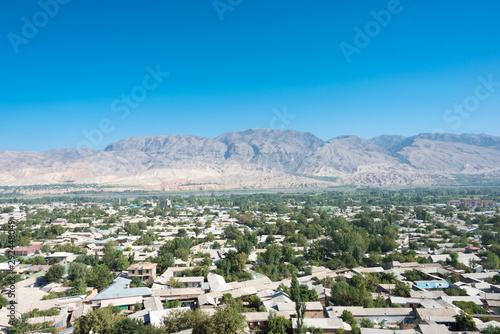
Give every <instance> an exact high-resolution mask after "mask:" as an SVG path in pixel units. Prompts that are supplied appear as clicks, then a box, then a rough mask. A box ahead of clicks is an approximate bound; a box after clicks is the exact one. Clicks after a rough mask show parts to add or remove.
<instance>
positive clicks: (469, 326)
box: [455, 311, 476, 331]
mask: <svg viewBox="0 0 500 334" xmlns="http://www.w3.org/2000/svg"><path fill="white" fill-rule="evenodd" d="M455 319H456V321H457V329H458V330H460V331H472V330H474V329H475V328H476V323H475V322H474V319H473V318H472V316H471V315H470V314H467V313H465V312H464V311H460V314H457V315H456V316H455Z"/></svg>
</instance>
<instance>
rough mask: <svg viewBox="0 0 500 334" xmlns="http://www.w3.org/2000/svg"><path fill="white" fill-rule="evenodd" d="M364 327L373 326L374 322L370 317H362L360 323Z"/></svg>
mask: <svg viewBox="0 0 500 334" xmlns="http://www.w3.org/2000/svg"><path fill="white" fill-rule="evenodd" d="M359 325H360V326H361V327H362V328H373V322H371V320H370V319H368V318H363V319H361V322H360V324H359Z"/></svg>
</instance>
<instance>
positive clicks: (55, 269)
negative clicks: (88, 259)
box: [44, 264, 65, 283]
mask: <svg viewBox="0 0 500 334" xmlns="http://www.w3.org/2000/svg"><path fill="white" fill-rule="evenodd" d="M64 273H65V270H64V267H63V266H61V265H59V264H53V265H52V266H51V267H50V268H49V270H48V271H47V273H46V274H45V276H44V281H45V282H46V283H53V282H59V281H60V280H61V278H62V277H63V275H64Z"/></svg>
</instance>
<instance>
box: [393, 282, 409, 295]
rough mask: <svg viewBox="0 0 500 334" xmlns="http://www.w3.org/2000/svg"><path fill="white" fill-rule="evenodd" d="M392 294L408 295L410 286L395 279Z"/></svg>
mask: <svg viewBox="0 0 500 334" xmlns="http://www.w3.org/2000/svg"><path fill="white" fill-rule="evenodd" d="M393 294H394V295H395V296H399V297H410V287H409V286H408V285H407V284H406V283H404V282H401V281H397V282H396V288H395V289H394V291H393Z"/></svg>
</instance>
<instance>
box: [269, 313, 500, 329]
mask: <svg viewBox="0 0 500 334" xmlns="http://www.w3.org/2000/svg"><path fill="white" fill-rule="evenodd" d="M290 327H291V326H290V321H289V320H288V319H287V318H285V317H284V316H282V315H276V312H274V311H271V312H269V316H268V318H267V331H268V332H267V333H268V334H287V333H288V332H289V330H290ZM495 334H496V333H495Z"/></svg>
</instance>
